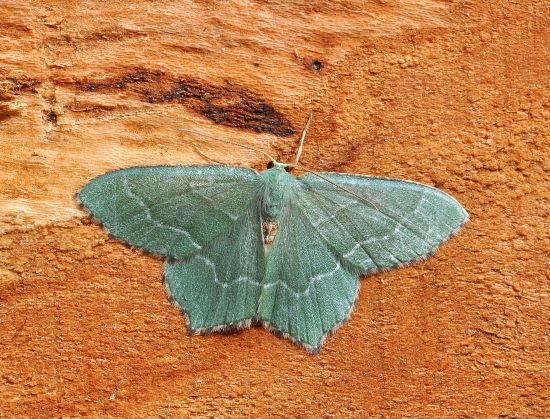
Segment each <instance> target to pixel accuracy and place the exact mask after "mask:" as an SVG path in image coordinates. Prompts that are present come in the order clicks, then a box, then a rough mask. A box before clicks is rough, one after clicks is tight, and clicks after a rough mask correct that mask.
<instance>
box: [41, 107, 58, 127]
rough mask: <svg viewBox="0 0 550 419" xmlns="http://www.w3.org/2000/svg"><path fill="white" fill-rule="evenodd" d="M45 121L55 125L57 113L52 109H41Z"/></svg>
mask: <svg viewBox="0 0 550 419" xmlns="http://www.w3.org/2000/svg"><path fill="white" fill-rule="evenodd" d="M43 113H44V118H45V119H46V121H48V122H49V123H51V124H53V125H57V114H56V113H55V112H54V111H53V110H51V109H50V110H48V111H43Z"/></svg>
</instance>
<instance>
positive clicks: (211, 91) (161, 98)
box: [75, 70, 296, 137]
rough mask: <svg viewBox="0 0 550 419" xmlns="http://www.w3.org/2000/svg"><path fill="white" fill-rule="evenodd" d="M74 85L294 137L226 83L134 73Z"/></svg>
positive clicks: (249, 95) (273, 114)
mask: <svg viewBox="0 0 550 419" xmlns="http://www.w3.org/2000/svg"><path fill="white" fill-rule="evenodd" d="M75 85H76V88H77V89H78V90H81V91H86V92H102V93H103V92H104V93H114V92H116V91H117V90H118V91H126V92H128V91H130V92H133V93H135V94H136V95H138V97H139V98H140V99H141V100H143V101H146V102H148V103H158V104H162V103H179V104H182V105H184V106H186V107H187V108H188V109H191V110H193V111H195V112H197V113H199V114H201V115H203V116H204V117H206V118H208V119H210V120H211V121H213V122H215V123H216V124H221V125H227V126H231V127H236V128H244V129H250V130H253V131H256V132H269V133H271V134H274V135H278V136H280V137H287V136H290V135H293V134H295V133H296V131H295V129H294V128H293V127H292V124H291V123H290V121H289V120H288V119H286V118H285V117H284V116H283V114H282V113H280V112H279V111H277V110H276V109H275V108H274V107H273V106H272V105H270V104H269V103H268V102H267V101H266V100H264V99H263V98H262V97H260V96H259V95H257V94H255V93H253V92H251V91H249V90H247V89H245V88H242V87H239V86H235V85H233V84H231V83H229V82H227V83H226V84H225V85H222V86H220V85H214V84H209V83H206V82H205V81H202V80H198V79H195V78H192V77H186V76H184V77H174V76H171V75H167V74H165V73H164V72H161V71H150V70H135V71H131V72H129V73H127V74H125V75H124V76H122V77H118V78H108V79H104V80H100V81H98V80H93V81H90V80H84V81H78V82H76V83H75Z"/></svg>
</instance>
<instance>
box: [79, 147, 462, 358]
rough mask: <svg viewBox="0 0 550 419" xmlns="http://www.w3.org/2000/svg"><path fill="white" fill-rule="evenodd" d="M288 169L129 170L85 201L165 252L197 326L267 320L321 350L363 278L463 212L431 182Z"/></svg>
mask: <svg viewBox="0 0 550 419" xmlns="http://www.w3.org/2000/svg"><path fill="white" fill-rule="evenodd" d="M302 141H303V137H302ZM300 149H301V147H300ZM292 166H294V165H292V164H282V163H278V162H276V161H273V162H271V164H270V166H268V169H267V170H266V171H264V172H261V173H259V172H257V171H256V170H253V169H249V168H243V167H232V166H224V165H202V166H152V167H133V168H129V169H123V170H118V171H114V172H111V173H107V174H104V175H102V176H99V177H97V178H95V179H93V180H92V181H90V182H89V183H88V184H87V185H85V186H84V188H83V189H82V190H81V191H80V193H79V194H78V197H79V199H80V201H81V203H82V204H83V205H84V206H85V207H86V208H87V209H88V210H89V211H90V212H91V213H92V215H93V216H94V217H95V218H96V219H97V220H99V221H100V222H101V223H102V224H103V226H104V227H105V228H106V229H107V230H108V231H109V232H110V233H111V234H113V235H114V236H116V237H117V238H119V239H121V240H123V241H124V242H126V243H128V244H130V245H132V246H135V247H138V248H140V249H143V250H145V251H147V252H150V253H153V254H156V255H160V256H162V257H164V258H165V260H166V261H165V275H164V279H165V286H166V289H167V291H168V294H169V296H170V298H171V300H172V301H173V302H174V304H176V305H177V306H178V307H179V308H180V309H181V311H182V312H183V313H185V314H186V315H187V317H188V327H189V331H190V332H191V333H208V332H213V331H225V330H230V329H240V328H245V327H249V326H250V325H251V324H252V323H261V324H263V325H264V326H265V327H266V328H268V329H269V330H272V331H275V332H276V333H277V334H280V335H282V336H283V337H285V338H288V339H290V340H292V341H293V342H295V343H297V344H299V345H300V346H303V347H304V348H306V349H307V350H308V351H309V352H312V353H316V352H318V351H319V349H320V347H321V345H322V344H323V341H324V340H325V338H326V336H327V335H328V334H330V333H331V332H332V331H334V330H335V329H336V328H337V327H338V326H340V325H341V324H342V323H343V322H344V321H345V320H346V319H347V318H348V316H349V315H350V313H351V311H352V309H353V306H354V303H355V300H356V298H357V291H358V288H359V275H360V274H369V273H373V272H376V271H379V270H383V269H390V268H394V267H398V266H402V265H404V264H407V263H410V262H412V261H415V260H418V259H423V258H426V257H428V256H429V255H431V254H432V253H433V252H434V251H435V250H436V249H437V247H438V246H439V245H441V243H443V242H444V241H446V240H447V239H448V238H450V237H451V236H452V235H453V234H455V233H456V232H457V231H458V229H459V228H460V227H461V226H462V225H463V224H464V223H465V222H466V220H467V218H468V215H467V213H466V211H465V210H464V209H463V208H462V206H461V205H460V204H459V203H458V202H457V201H456V200H455V199H454V198H452V197H451V196H450V195H448V194H446V193H444V192H442V191H440V190H438V189H436V188H433V187H430V186H426V185H422V184H419V183H414V182H409V181H403V180H396V179H388V178H382V177H372V176H359V175H348V174H339V173H307V174H305V175H302V176H294V175H292V174H291V173H289V172H288V169H289V168H291V167H292Z"/></svg>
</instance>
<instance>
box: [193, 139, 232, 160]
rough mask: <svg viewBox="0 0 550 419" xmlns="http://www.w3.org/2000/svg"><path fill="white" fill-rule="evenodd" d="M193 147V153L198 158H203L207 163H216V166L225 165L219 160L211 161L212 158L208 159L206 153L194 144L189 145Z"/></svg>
mask: <svg viewBox="0 0 550 419" xmlns="http://www.w3.org/2000/svg"><path fill="white" fill-rule="evenodd" d="M191 144H192V145H193V148H194V149H195V151H196V152H197V154H199V155H200V156H202V157H204V158H205V159H206V160H208V161H209V162H212V163H216V164H225V163H224V162H222V161H221V160H216V159H213V158H212V157H208V156H207V155H206V153H204V152H203V151H202V150H201V149H200V148H199V146H198V145H197V144H195V143H194V142H193V143H191Z"/></svg>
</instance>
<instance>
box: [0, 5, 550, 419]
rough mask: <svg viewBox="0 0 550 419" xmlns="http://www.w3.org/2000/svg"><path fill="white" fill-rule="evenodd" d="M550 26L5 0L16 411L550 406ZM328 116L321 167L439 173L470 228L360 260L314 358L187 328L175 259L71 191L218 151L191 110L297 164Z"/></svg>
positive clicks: (476, 18) (322, 411)
mask: <svg viewBox="0 0 550 419" xmlns="http://www.w3.org/2000/svg"><path fill="white" fill-rule="evenodd" d="M549 27H550V12H549V9H548V3H547V2H546V1H544V0H526V1H521V2H519V1H518V2H511V1H508V0H494V1H490V2H489V1H482V0H447V1H443V0H370V1H359V0H349V1H314V2H309V1H294V2H285V1H273V2H265V1H235V2H228V1H217V0H204V1H196V2H190V1H178V2H175V1H174V2H160V1H158V2H157V1H144V0H137V1H133V2H125V1H117V0H115V1H111V2H103V1H99V0H97V1H87V2H72V1H54V0H50V1H41V2H38V1H34V2H33V1H20V0H4V1H2V2H1V3H0V416H27V415H28V416H43V417H52V416H61V415H63V416H76V415H84V414H87V415H91V416H104V415H112V416H135V417H144V416H152V417H155V416H162V417H174V416H181V415H184V414H190V413H194V414H202V415H212V416H223V415H247V414H249V415H250V414H259V415H267V414H274V415H281V416H282V415H284V416H297V415H308V416H310V417H319V416H321V415H325V416H331V415H335V416H365V415H367V414H370V415H373V416H391V417H400V416H413V417H430V416H439V417H459V416H460V417H497V416H502V417H543V416H545V415H546V414H547V412H548V410H549V409H550V394H549V393H550V391H549V390H548V389H549V388H550V356H549V350H550V342H549V337H548V335H549V331H550V282H549V278H548V271H549V256H548V254H549V251H550V249H549V230H550V229H549V227H550V225H549V219H548V216H549V214H548V213H549V200H548V198H549V188H548V186H549V183H548V170H549V169H550V162H549V160H548V148H549V147H550V139H549V138H550V135H549V134H550V129H549V126H550V124H549V119H550V109H549V106H550V101H549V91H550V85H549V84H550V83H549V80H550V78H549V73H548V66H549V62H550V60H549V58H550V57H549V55H550V53H549V51H550V39H549V29H548V28H549ZM310 110H313V111H314V112H315V114H314V121H313V124H312V128H311V130H310V133H309V137H308V140H307V142H306V146H305V152H304V156H303V162H304V163H305V164H306V165H308V166H309V167H311V168H314V169H318V170H337V171H341V172H350V173H352V172H353V173H364V174H376V175H384V176H391V177H400V178H406V179H412V180H416V181H420V182H424V183H428V184H431V185H435V186H437V187H439V188H441V189H443V190H445V191H447V192H450V193H452V194H453V195H454V196H455V197H457V198H458V199H459V200H460V201H461V202H462V203H463V204H464V205H465V207H466V208H467V209H468V211H469V212H470V214H471V221H470V222H469V223H468V224H467V226H466V227H465V229H464V230H463V231H462V233H461V234H460V235H459V236H457V237H456V238H454V239H453V240H451V241H450V242H449V243H447V244H446V245H445V246H444V247H443V248H442V249H441V250H440V251H439V252H438V253H437V254H436V255H435V257H433V258H432V259H430V260H428V261H426V262H423V263H420V264H416V265H414V266H410V267H407V268H404V269H399V270H395V271H391V272H386V273H382V274H379V275H374V276H371V277H368V278H364V279H363V281H362V289H361V292H360V295H359V299H358V302H357V306H356V309H355V311H354V313H353V315H352V317H351V319H350V321H349V322H348V323H346V324H345V325H344V326H343V327H342V328H341V329H340V330H338V331H337V333H336V334H335V335H334V336H333V337H332V338H330V339H329V340H328V341H327V343H326V344H325V346H324V348H323V350H322V352H321V354H320V355H318V356H311V355H308V354H307V353H306V352H305V351H303V350H301V349H298V348H296V347H295V346H293V345H292V344H290V343H289V342H288V341H285V340H282V339H279V338H277V337H275V336H274V335H272V334H271V333H269V332H267V331H265V330H262V329H260V328H253V329H251V330H247V331H243V332H240V333H236V334H230V335H210V336H206V337H200V336H199V337H189V336H187V334H186V331H185V323H184V319H183V318H182V317H181V316H180V314H179V313H178V311H177V309H176V308H174V307H173V306H171V305H170V304H169V302H168V301H167V298H166V296H165V291H164V289H163V286H162V283H161V274H162V262H161V261H159V260H156V259H154V258H152V257H150V256H146V255H144V254H141V253H140V252H138V251H134V250H129V249H127V248H126V247H124V246H122V245H120V244H119V243H117V242H116V241H113V240H111V239H109V238H108V237H107V235H106V234H105V233H104V232H103V231H102V230H101V229H100V228H99V227H97V226H95V225H93V224H90V223H89V222H88V221H87V220H86V218H85V214H84V213H83V212H82V211H80V210H79V209H78V207H77V206H76V205H75V203H74V201H73V195H74V193H75V192H76V191H78V190H79V189H80V187H81V186H82V185H83V184H84V183H85V182H87V181H88V180H90V179H91V178H92V177H94V176H96V175H99V174H101V173H104V172H105V171H108V170H112V169H115V168H121V167H129V166H135V165H152V164H188V163H200V162H204V159H203V158H202V157H201V156H200V155H198V154H197V153H196V152H195V151H194V150H193V148H192V147H191V146H190V144H189V141H188V139H189V136H188V135H185V134H184V133H182V132H181V131H179V129H180V128H187V129H194V130H196V131H199V132H203V133H206V134H210V135H215V136H219V137H222V138H230V139H233V140H236V141H242V142H244V143H246V144H251V145H254V146H255V147H257V148H259V149H262V150H268V151H270V152H271V153H273V154H275V155H276V156H277V157H278V158H279V159H280V160H288V159H290V158H291V157H292V156H293V153H294V152H295V150H296V138H297V133H298V132H299V131H300V129H301V127H302V125H303V123H304V122H305V120H306V118H307V114H308V112H309V111H310ZM204 151H208V153H210V154H211V155H213V156H215V157H216V158H218V159H221V160H223V161H226V162H227V163H231V164H240V165H246V166H252V167H256V168H263V167H264V166H265V163H266V161H265V159H264V158H262V156H261V155H259V154H257V153H250V152H246V151H243V150H242V149H239V148H235V147H230V146H226V145H224V146H222V145H219V144H218V145H214V146H212V145H206V144H205V145H204ZM545 153H546V154H545Z"/></svg>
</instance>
